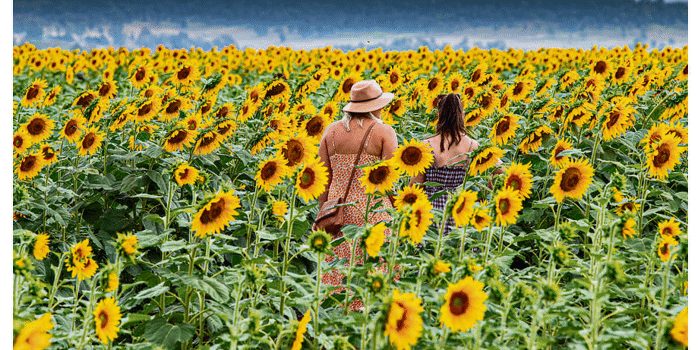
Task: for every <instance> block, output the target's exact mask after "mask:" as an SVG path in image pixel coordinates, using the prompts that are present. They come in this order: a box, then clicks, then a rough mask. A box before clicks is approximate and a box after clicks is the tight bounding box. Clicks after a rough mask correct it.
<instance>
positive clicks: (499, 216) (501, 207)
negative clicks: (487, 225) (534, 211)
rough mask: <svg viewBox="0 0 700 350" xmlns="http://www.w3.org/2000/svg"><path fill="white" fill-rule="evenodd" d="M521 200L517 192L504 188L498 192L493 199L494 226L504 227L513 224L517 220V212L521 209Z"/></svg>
mask: <svg viewBox="0 0 700 350" xmlns="http://www.w3.org/2000/svg"><path fill="white" fill-rule="evenodd" d="M522 200H523V198H522V197H521V196H520V194H519V193H518V191H516V190H513V189H512V188H510V187H506V188H504V189H502V190H501V191H499V192H498V194H497V195H496V197H494V199H493V201H494V206H495V207H496V225H501V226H506V225H508V224H515V221H516V220H517V219H518V212H519V211H520V210H521V209H522V208H523V203H522Z"/></svg>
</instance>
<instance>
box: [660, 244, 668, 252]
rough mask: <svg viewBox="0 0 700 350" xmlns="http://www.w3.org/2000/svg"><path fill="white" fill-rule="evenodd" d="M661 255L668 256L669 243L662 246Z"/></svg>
mask: <svg viewBox="0 0 700 350" xmlns="http://www.w3.org/2000/svg"><path fill="white" fill-rule="evenodd" d="M661 254H663V255H666V254H668V243H664V245H663V246H661Z"/></svg>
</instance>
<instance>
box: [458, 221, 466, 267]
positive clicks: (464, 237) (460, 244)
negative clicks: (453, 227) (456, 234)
mask: <svg viewBox="0 0 700 350" xmlns="http://www.w3.org/2000/svg"><path fill="white" fill-rule="evenodd" d="M466 238H467V226H466V225H464V227H462V239H460V241H459V262H460V263H461V262H462V259H463V258H464V241H465V240H466Z"/></svg>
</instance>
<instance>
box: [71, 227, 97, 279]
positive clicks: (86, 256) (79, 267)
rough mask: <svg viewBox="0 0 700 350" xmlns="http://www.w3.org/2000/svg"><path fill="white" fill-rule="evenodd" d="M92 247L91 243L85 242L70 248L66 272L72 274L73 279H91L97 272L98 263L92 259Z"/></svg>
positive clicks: (86, 240)
mask: <svg viewBox="0 0 700 350" xmlns="http://www.w3.org/2000/svg"><path fill="white" fill-rule="evenodd" d="M91 256H92V247H91V246H90V241H89V240H88V239H87V238H86V239H85V240H83V241H81V242H79V243H76V244H74V245H73V246H72V247H71V248H70V252H69V258H68V259H67V260H66V266H67V268H66V270H67V271H70V272H71V276H72V277H76V276H77V277H78V281H82V280H83V279H85V278H86V277H87V278H91V277H92V276H93V275H95V272H96V271H97V262H95V260H93V259H92V258H91Z"/></svg>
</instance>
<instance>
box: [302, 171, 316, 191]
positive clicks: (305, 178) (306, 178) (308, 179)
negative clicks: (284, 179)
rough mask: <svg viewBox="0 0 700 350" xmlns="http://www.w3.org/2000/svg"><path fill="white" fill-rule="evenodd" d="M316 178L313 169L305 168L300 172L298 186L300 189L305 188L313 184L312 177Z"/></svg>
mask: <svg viewBox="0 0 700 350" xmlns="http://www.w3.org/2000/svg"><path fill="white" fill-rule="evenodd" d="M315 178H316V173H314V171H313V170H311V169H309V168H306V169H304V171H303V172H302V173H301V180H300V181H299V187H301V188H302V189H307V188H309V187H311V185H313V184H314V179H315Z"/></svg>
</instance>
